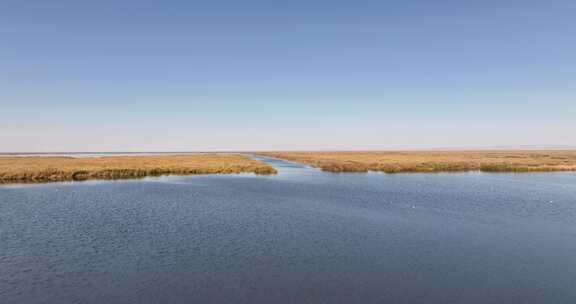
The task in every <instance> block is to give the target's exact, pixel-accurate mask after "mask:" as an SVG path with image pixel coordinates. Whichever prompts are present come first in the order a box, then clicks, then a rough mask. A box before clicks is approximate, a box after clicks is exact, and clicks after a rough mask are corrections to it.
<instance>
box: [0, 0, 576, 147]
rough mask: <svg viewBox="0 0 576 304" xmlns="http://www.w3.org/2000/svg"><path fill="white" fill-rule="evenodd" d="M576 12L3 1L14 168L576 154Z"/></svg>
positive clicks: (6, 139) (297, 3) (457, 6)
mask: <svg viewBox="0 0 576 304" xmlns="http://www.w3.org/2000/svg"><path fill="white" fill-rule="evenodd" d="M575 134H576V1H573V0H549V1H531V0H523V1H517V0H506V1H502V0H499V1H494V0H486V1H443V0H438V1H427V0H421V1H413V0H404V1H383V0H380V1H337V0H330V1H327V0H326V1H325V0H317V1H310V0H307V1H302V0H292V1H272V0H268V1H250V0H246V1H237V0H235V1H217V0H215V1H169V0H168V1H147V0H123V1H109V0H99V1H78V0H52V1H46V0H26V1H23V0H0V152H63V151H70V152H83V151H90V152H97V151H107V152H113V151H123V152H130V151H236V150H380V149H426V148H477V147H501V146H502V147H513V146H526V145H530V146H531V145H554V146H556V145H567V146H576V135H575Z"/></svg>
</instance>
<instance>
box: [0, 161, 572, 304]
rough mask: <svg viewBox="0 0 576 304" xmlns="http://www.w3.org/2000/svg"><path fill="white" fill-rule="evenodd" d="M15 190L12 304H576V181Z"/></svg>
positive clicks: (2, 211) (6, 292)
mask: <svg viewBox="0 0 576 304" xmlns="http://www.w3.org/2000/svg"><path fill="white" fill-rule="evenodd" d="M260 159H263V160H265V161H267V162H269V163H271V164H272V165H274V166H275V167H276V168H277V169H278V170H279V174H278V175H276V176H256V175H226V176H169V177H160V178H146V179H143V180H130V181H89V182H81V183H55V184H42V185H4V186H0V303H3V304H12V303H27V304H29V303H483V304H485V303H547V304H550V303H576V173H533V174H489V173H477V172H472V173H446V174H392V175H391V174H382V173H362V174H354V173H346V174H333V173H325V172H321V171H319V170H317V169H313V168H310V167H306V166H302V165H298V164H293V163H289V162H284V161H279V160H274V159H264V158H260Z"/></svg>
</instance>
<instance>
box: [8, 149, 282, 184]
mask: <svg viewBox="0 0 576 304" xmlns="http://www.w3.org/2000/svg"><path fill="white" fill-rule="evenodd" d="M244 172H246V173H256V174H274V173H276V170H275V169H274V168H273V167H271V166H269V165H267V164H265V163H262V162H259V161H256V160H253V159H251V158H249V157H247V156H244V155H240V154H194V155H160V156H110V157H98V158H72V157H0V183H38V182H55V181H74V180H87V179H127V178H141V177H145V176H160V175H168V174H176V175H192V174H229V173H244Z"/></svg>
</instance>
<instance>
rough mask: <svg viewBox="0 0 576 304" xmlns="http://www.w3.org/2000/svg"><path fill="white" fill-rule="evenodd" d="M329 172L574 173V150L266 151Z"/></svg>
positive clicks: (575, 160)
mask: <svg viewBox="0 0 576 304" xmlns="http://www.w3.org/2000/svg"><path fill="white" fill-rule="evenodd" d="M261 154H262V155H264V156H270V157H276V158H281V159H285V160H289V161H294V162H300V163H304V164H307V165H311V166H314V167H317V168H320V169H322V170H324V171H329V172H368V171H380V172H386V173H400V172H464V171H484V172H548V171H576V151H422V152H416V151H410V152H269V153H261Z"/></svg>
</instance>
